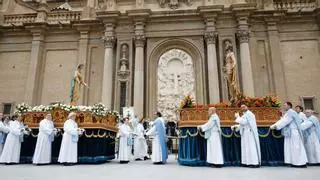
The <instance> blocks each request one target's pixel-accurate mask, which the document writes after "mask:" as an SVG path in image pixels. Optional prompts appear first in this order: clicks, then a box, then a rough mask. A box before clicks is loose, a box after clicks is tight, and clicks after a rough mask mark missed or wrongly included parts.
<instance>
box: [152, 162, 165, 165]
mask: <svg viewBox="0 0 320 180" xmlns="http://www.w3.org/2000/svg"><path fill="white" fill-rule="evenodd" d="M153 164H157V165H159V164H163V162H154V163H153Z"/></svg>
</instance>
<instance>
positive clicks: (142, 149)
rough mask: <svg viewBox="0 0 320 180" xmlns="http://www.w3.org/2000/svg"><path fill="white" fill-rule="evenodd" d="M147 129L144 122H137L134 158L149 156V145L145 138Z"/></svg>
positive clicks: (140, 158)
mask: <svg viewBox="0 0 320 180" xmlns="http://www.w3.org/2000/svg"><path fill="white" fill-rule="evenodd" d="M144 134H145V130H144V127H143V125H142V123H139V124H137V127H136V132H135V138H134V145H133V146H134V158H135V159H136V160H142V159H144V160H146V159H147V158H148V157H147V156H148V153H147V150H148V147H147V142H146V139H145V138H144Z"/></svg>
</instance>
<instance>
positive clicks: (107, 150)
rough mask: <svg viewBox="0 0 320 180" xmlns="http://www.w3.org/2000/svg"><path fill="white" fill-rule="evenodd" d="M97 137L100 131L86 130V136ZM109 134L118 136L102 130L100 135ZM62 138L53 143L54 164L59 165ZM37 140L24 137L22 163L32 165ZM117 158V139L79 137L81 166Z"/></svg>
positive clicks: (35, 131)
mask: <svg viewBox="0 0 320 180" xmlns="http://www.w3.org/2000/svg"><path fill="white" fill-rule="evenodd" d="M92 133H94V134H95V135H97V133H98V129H86V134H88V135H91V134H92ZM103 133H107V135H109V133H110V134H111V135H112V136H116V134H115V133H114V132H110V131H106V130H101V129H100V131H99V134H100V135H102V134H103ZM33 134H38V131H37V130H33ZM61 141H62V136H61V135H60V136H58V137H55V139H54V141H53V142H52V163H57V161H58V157H59V151H60V146H61ZM36 142H37V138H36V137H33V136H31V135H30V136H27V137H24V142H23V143H22V144H21V154H20V163H32V157H33V153H34V150H35V147H36ZM114 158H115V139H113V138H105V137H104V138H99V137H97V138H94V137H91V138H89V137H85V135H83V136H81V137H79V141H78V163H81V164H96V163H104V162H106V161H109V160H112V159H114Z"/></svg>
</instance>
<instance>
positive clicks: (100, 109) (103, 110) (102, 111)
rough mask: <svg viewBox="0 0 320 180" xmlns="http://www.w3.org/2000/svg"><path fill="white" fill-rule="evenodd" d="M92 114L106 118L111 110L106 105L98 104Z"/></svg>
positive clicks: (93, 107)
mask: <svg viewBox="0 0 320 180" xmlns="http://www.w3.org/2000/svg"><path fill="white" fill-rule="evenodd" d="M91 112H92V113H93V114H94V115H96V116H106V115H107V114H108V112H109V110H108V108H107V107H106V106H105V105H104V104H102V103H98V104H94V105H93V106H92V109H91Z"/></svg>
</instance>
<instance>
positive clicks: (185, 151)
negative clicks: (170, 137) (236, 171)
mask: <svg viewBox="0 0 320 180" xmlns="http://www.w3.org/2000/svg"><path fill="white" fill-rule="evenodd" d="M268 129H269V128H258V132H259V134H260V135H265V134H267V132H268ZM180 130H181V134H182V136H185V135H187V137H186V138H181V139H179V155H178V162H179V164H181V165H188V166H204V165H207V163H206V149H207V148H206V140H205V139H204V138H203V137H201V136H200V135H197V136H195V137H191V136H189V135H188V134H186V132H187V131H189V132H190V134H195V133H196V132H197V128H181V129H180ZM222 132H223V134H224V135H230V134H231V133H232V131H231V129H230V128H222ZM275 135H276V136H279V135H280V132H276V133H275ZM259 140H260V147H261V161H262V165H263V166H279V165H284V155H283V138H275V137H273V135H272V133H270V134H269V135H268V136H267V137H260V138H259ZM222 145H223V155H224V161H225V164H224V165H225V166H240V165H241V139H240V134H238V133H236V135H233V136H232V137H230V138H229V137H224V136H222Z"/></svg>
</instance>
